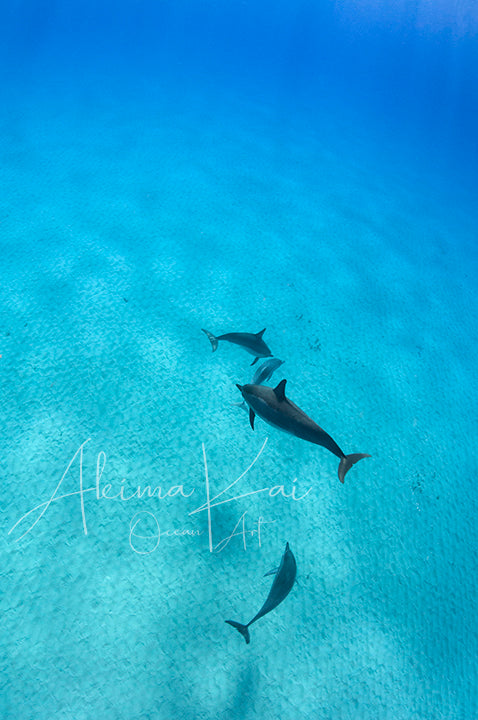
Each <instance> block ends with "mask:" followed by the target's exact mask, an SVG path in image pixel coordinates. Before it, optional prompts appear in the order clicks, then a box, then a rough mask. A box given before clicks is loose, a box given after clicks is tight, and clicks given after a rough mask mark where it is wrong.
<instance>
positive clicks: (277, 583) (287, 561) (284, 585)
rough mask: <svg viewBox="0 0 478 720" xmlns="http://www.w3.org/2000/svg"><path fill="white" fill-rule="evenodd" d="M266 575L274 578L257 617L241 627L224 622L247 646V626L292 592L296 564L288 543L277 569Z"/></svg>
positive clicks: (231, 622) (239, 624)
mask: <svg viewBox="0 0 478 720" xmlns="http://www.w3.org/2000/svg"><path fill="white" fill-rule="evenodd" d="M266 574H267V575H275V578H274V582H273V583H272V587H271V589H270V591H269V595H268V596H267V598H266V601H265V603H264V605H263V606H262V607H261V609H260V610H259V612H258V613H257V615H254V617H253V618H252V620H250V621H249V622H248V623H247V625H242V623H238V622H236V621H235V620H226V622H227V623H228V624H229V625H232V627H235V628H236V630H239V632H240V633H241V635H242V636H243V637H244V639H245V641H246V643H247V644H248V645H249V643H250V641H251V638H250V635H249V625H252V623H254V622H256V620H259V618H261V617H264V615H267V613H270V611H271V610H274V608H276V607H277V606H278V605H279V604H280V603H281V602H282V601H283V600H285V598H286V597H287V595H288V594H289V593H290V591H291V590H292V586H293V584H294V580H295V576H296V574H297V564H296V562H295V557H294V555H293V553H292V550H291V549H290V548H289V543H286V546H285V550H284V554H283V556H282V560H281V561H280V565H279V567H278V568H277V569H276V570H271V571H270V572H268V573H266Z"/></svg>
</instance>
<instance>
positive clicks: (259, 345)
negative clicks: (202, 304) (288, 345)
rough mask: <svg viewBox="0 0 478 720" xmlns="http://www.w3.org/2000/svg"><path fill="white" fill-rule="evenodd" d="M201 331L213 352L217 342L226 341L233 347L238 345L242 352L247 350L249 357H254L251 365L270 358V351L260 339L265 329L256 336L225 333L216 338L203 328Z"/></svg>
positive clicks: (252, 334)
mask: <svg viewBox="0 0 478 720" xmlns="http://www.w3.org/2000/svg"><path fill="white" fill-rule="evenodd" d="M201 330H202V331H203V332H204V333H206V335H207V336H208V338H209V340H210V341H211V345H212V351H213V352H214V351H215V350H217V344H218V342H219V340H227V342H231V343H234V345H240V346H241V347H243V348H244V350H247V352H248V353H251V355H255V360H253V362H251V365H254V364H255V363H256V362H257V361H258V360H259V358H264V357H272V353H271V351H270V349H269V348H268V347H267V345H266V344H265V342H264V340H263V339H262V336H263V335H264V333H265V331H266V329H265V328H264V330H261V331H260V332H258V333H256V334H254V333H226V334H225V335H218V336H217V337H216V336H215V335H213V334H212V333H210V332H208V331H207V330H204V328H201Z"/></svg>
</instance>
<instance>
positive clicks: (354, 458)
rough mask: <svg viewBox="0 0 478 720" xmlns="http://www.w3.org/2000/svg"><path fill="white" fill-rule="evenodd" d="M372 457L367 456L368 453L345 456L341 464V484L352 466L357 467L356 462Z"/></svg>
mask: <svg viewBox="0 0 478 720" xmlns="http://www.w3.org/2000/svg"><path fill="white" fill-rule="evenodd" d="M367 457H371V455H367V454H366V453H352V455H344V457H343V458H342V459H341V460H340V462H339V480H340V482H341V483H343V482H344V479H345V475H346V474H347V473H348V471H349V470H350V468H351V467H352V465H355V463H356V462H358V461H359V460H362V458H367Z"/></svg>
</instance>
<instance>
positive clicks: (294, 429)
mask: <svg viewBox="0 0 478 720" xmlns="http://www.w3.org/2000/svg"><path fill="white" fill-rule="evenodd" d="M286 382H287V381H286V380H281V382H280V383H279V384H278V385H277V387H275V388H271V387H267V386H266V385H237V387H238V388H239V390H240V391H241V393H242V397H243V398H244V400H245V401H246V403H247V405H248V406H249V422H250V424H251V428H252V429H253V430H254V418H255V416H256V414H257V415H259V417H261V418H262V419H263V420H265V421H266V422H267V423H269V425H272V426H273V427H276V428H279V429H280V430H285V432H288V433H290V434H291V435H295V437H298V438H302V440H308V442H311V443H315V445H321V446H322V447H324V448H326V449H327V450H330V452H331V453H333V454H334V455H336V456H337V457H338V458H340V463H339V470H338V474H339V480H340V482H341V483H343V482H344V478H345V475H346V473H347V472H348V471H349V470H350V468H351V467H352V465H355V463H356V462H358V461H359V460H361V459H362V458H366V457H370V455H367V454H365V453H353V454H352V455H346V454H345V453H344V452H343V451H342V450H341V449H340V448H339V446H338V445H337V443H336V442H335V440H334V439H333V438H331V437H330V435H328V434H327V433H326V432H325V430H322V428H321V427H319V426H318V425H317V423H315V422H314V421H313V420H312V419H311V418H310V417H309V416H308V415H306V414H305V412H303V410H301V409H300V408H299V407H297V405H295V404H294V403H293V402H292V401H291V400H289V399H288V398H286V396H285V384H286Z"/></svg>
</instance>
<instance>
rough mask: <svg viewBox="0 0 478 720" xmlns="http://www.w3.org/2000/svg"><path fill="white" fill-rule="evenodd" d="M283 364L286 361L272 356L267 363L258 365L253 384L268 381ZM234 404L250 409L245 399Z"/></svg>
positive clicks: (243, 408)
mask: <svg viewBox="0 0 478 720" xmlns="http://www.w3.org/2000/svg"><path fill="white" fill-rule="evenodd" d="M283 364H284V361H283V360H279V358H270V360H266V361H265V363H262V365H261V366H260V367H258V368H257V370H256V372H255V373H254V377H253V378H252V384H253V385H262V383H264V382H266V380H269V378H270V377H271V375H272V374H273V373H274V371H275V370H277V368H278V367H280V366H281V365H283ZM233 405H235V406H236V407H240V408H241V409H242V410H247V409H248V407H247V405H246V403H245V401H244V400H243V401H242V402H240V403H233Z"/></svg>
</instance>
